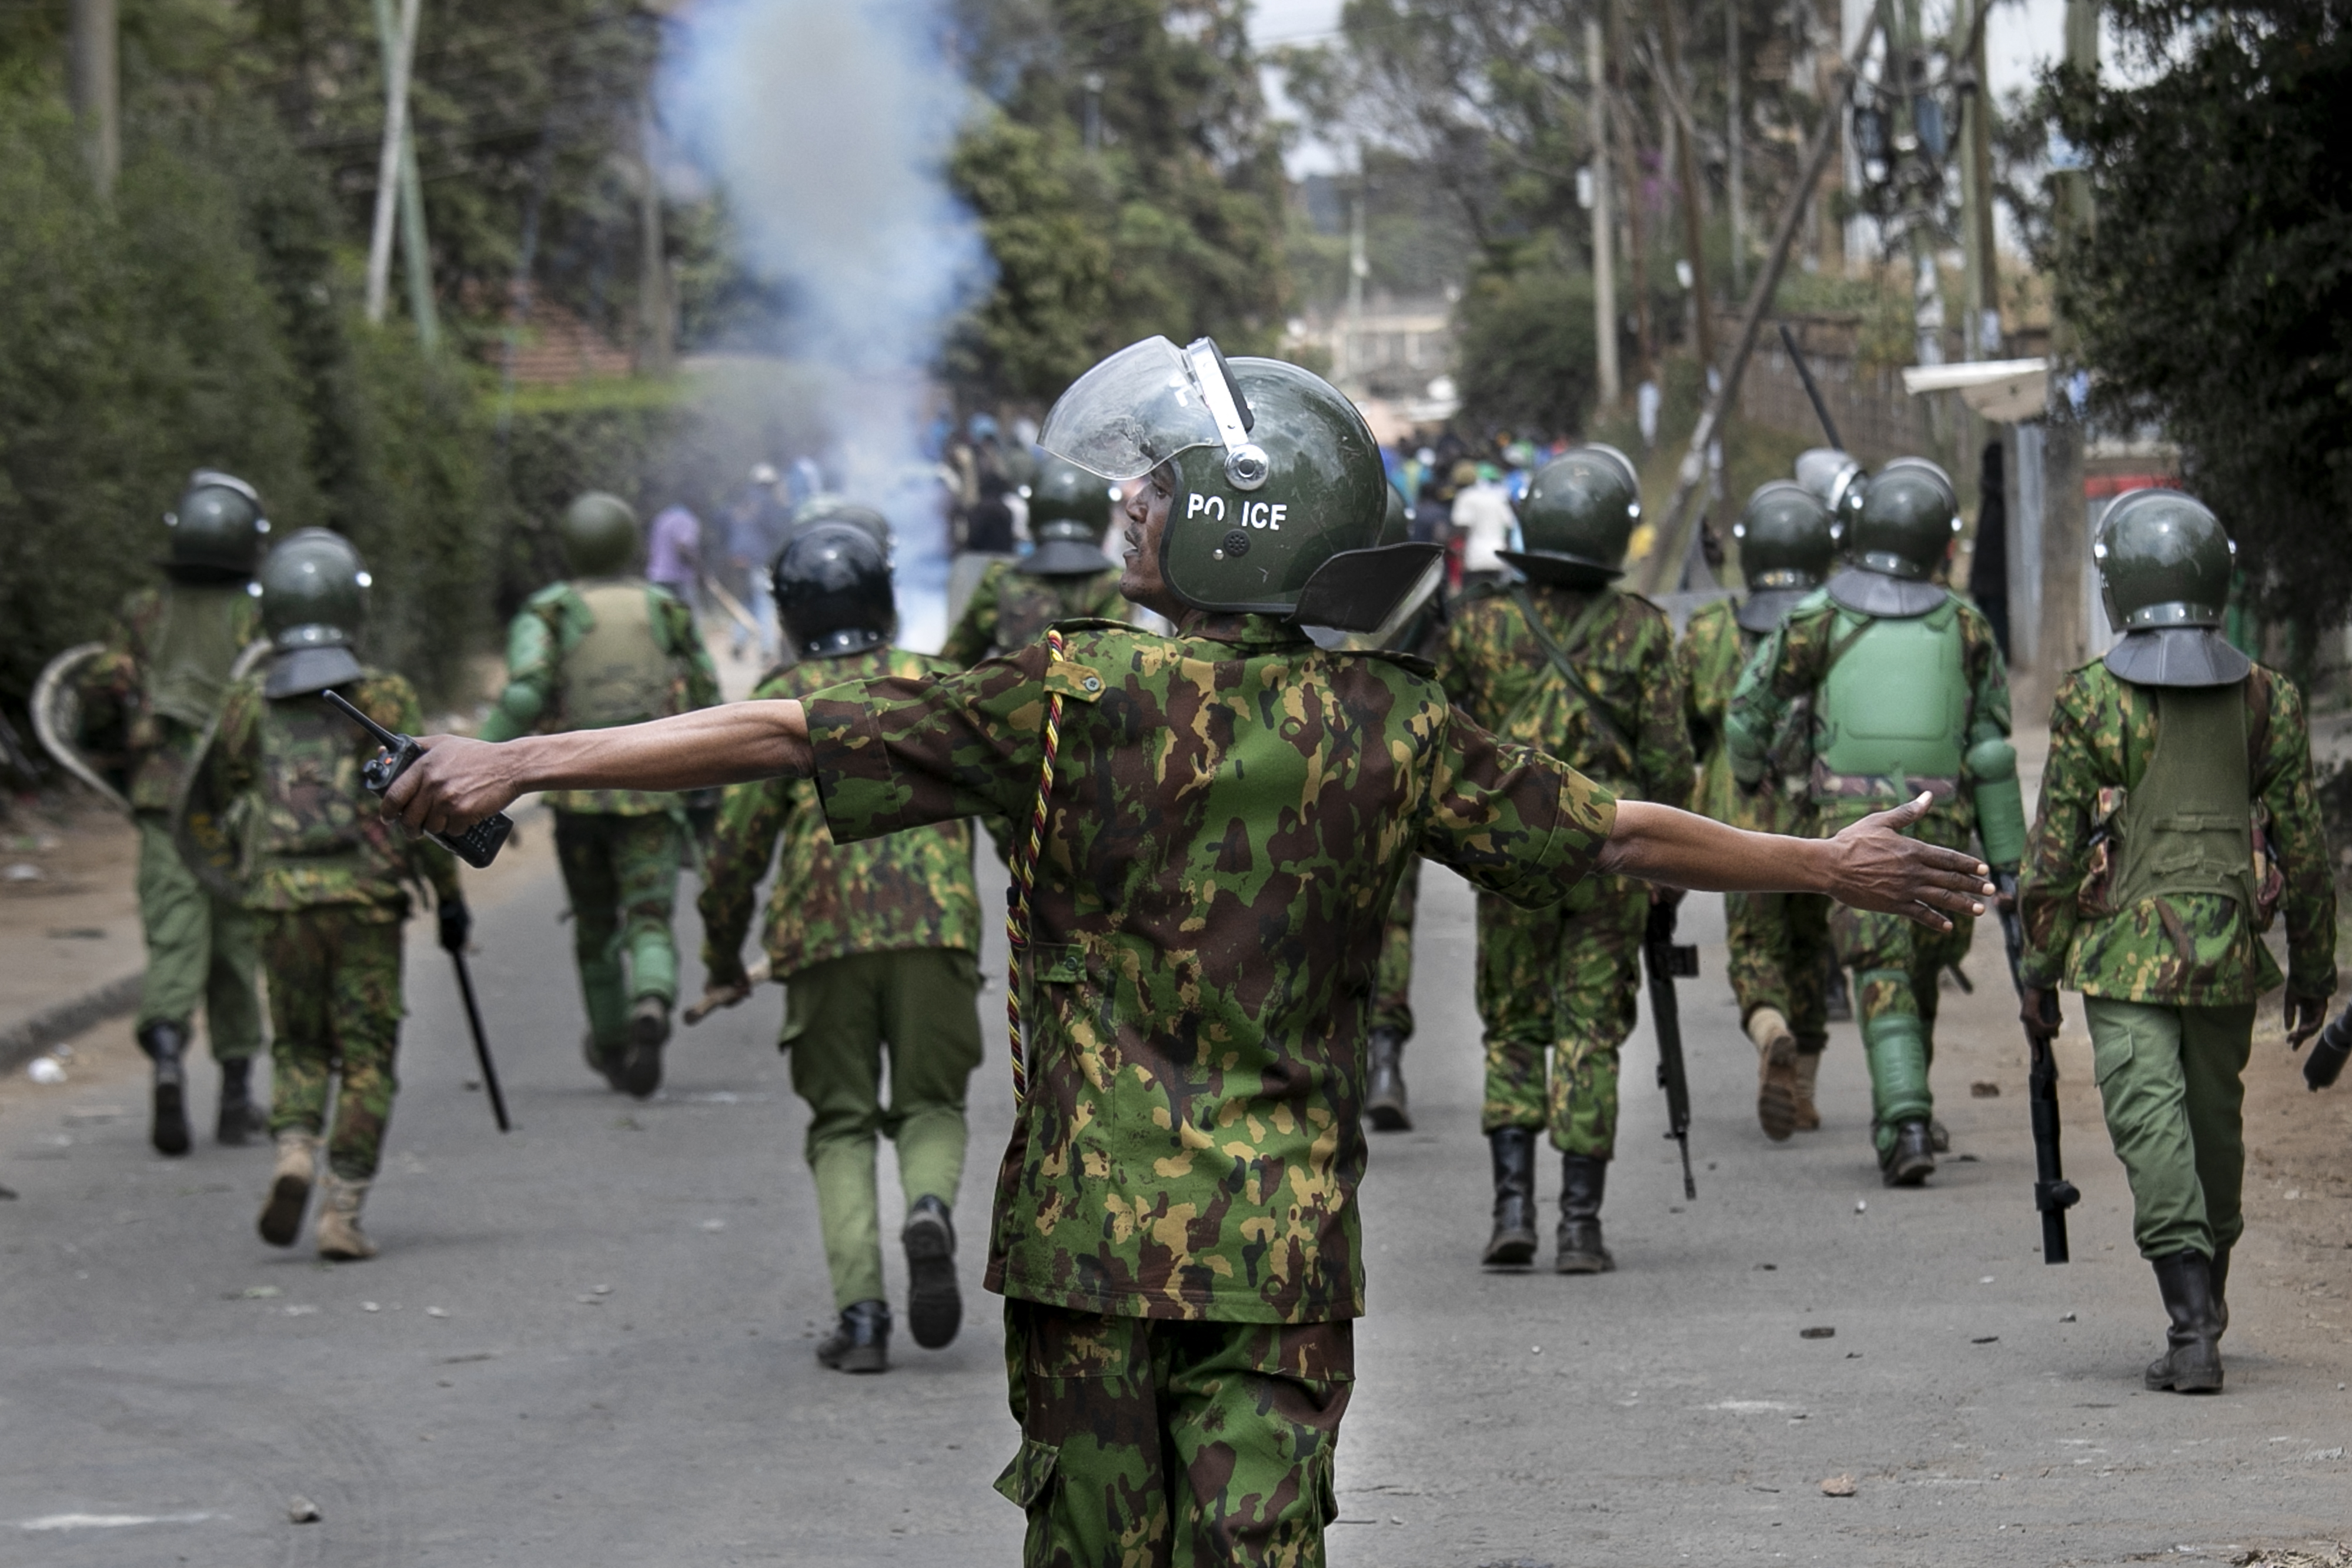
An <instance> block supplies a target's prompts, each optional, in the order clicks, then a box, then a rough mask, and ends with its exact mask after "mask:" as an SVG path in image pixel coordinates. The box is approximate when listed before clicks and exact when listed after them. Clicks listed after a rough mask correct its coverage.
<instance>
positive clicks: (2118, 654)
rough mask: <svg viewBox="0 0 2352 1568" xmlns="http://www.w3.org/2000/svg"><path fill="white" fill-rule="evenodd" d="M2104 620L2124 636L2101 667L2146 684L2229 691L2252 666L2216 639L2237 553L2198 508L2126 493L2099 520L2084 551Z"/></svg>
mask: <svg viewBox="0 0 2352 1568" xmlns="http://www.w3.org/2000/svg"><path fill="white" fill-rule="evenodd" d="M2091 555H2092V559H2095V560H2096V561H2097V562H2098V567H2099V594H2100V597H2101V599H2102V600H2103V601H2105V605H2106V610H2107V622H2108V624H2109V625H2111V626H2113V627H2114V628H2115V629H2116V631H2118V632H2122V633H2123V637H2122V640H2121V641H2119V642H2118V643H2116V645H2115V646H2114V647H2112V648H2110V649H2108V650H2107V654H2106V659H2105V664H2106V666H2107V668H2108V670H2110V671H2111V672H2113V673H2114V674H2116V676H2117V677H2118V678H2120V679H2123V680H2126V681H2130V682H2132V683H2134V684H2135V685H2144V686H2221V685H2235V684H2236V683H2238V682H2240V681H2242V680H2244V679H2245V678H2246V672H2247V671H2248V670H2249V669H2251V668H2252V661H2251V660H2249V659H2248V658H2247V657H2246V655H2245V654H2243V653H2240V652H2239V651H2238V650H2237V649H2236V648H2233V647H2231V645H2230V643H2229V642H2228V640H2227V639H2226V638H2224V637H2223V636H2222V635H2221V631H2220V628H2221V612H2222V608H2223V606H2224V605H2225V604H2227V603H2228V601H2229V597H2230V579H2231V575H2232V574H2233V572H2234V571H2235V570H2236V567H2237V555H2238V547H2237V546H2236V544H2234V543H2233V542H2231V538H2230V536H2229V535H2228V534H2227V533H2225V532H2224V531H2223V530H2222V528H2221V519H2220V518H2218V517H2215V516H2214V515H2213V514H2212V512H2211V511H2210V509H2209V508H2208V507H2206V506H2205V504H2204V503H2203V502H2202V501H2200V500H2197V499H2196V498H2195V497H2189V496H2184V495H2182V494H2181V493H2180V492H2179V491H2178V490H2133V491H2129V492H2127V493H2126V494H2124V495H2122V496H2119V497H2116V500H2115V501H2114V502H2113V504H2111V505H2110V506H2109V507H2107V513H2106V516H2105V517H2102V518H2100V519H2099V532H2098V537H2097V539H2096V540H2095V542H2094V543H2093V545H2092V546H2091Z"/></svg>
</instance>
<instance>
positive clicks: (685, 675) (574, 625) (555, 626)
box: [479, 582, 719, 817]
mask: <svg viewBox="0 0 2352 1568" xmlns="http://www.w3.org/2000/svg"><path fill="white" fill-rule="evenodd" d="M581 586H582V585H579V584H573V583H569V582H558V583H551V584H550V585H549V586H547V587H545V588H542V589H541V590H540V591H538V592H537V593H534V594H532V595H531V596H530V598H529V599H527V600H525V601H523V607H522V611H521V612H520V614H518V615H516V617H515V618H514V621H513V622H512V624H511V625H509V627H508V629H507V684H508V685H509V689H511V688H512V687H514V686H518V685H520V686H521V687H523V688H525V689H526V690H527V691H528V692H530V694H531V695H532V696H534V697H536V699H537V704H538V715H539V716H538V720H537V722H536V723H535V724H534V725H532V726H531V727H529V728H526V727H524V725H523V724H522V723H521V722H520V720H518V719H517V717H516V716H515V715H514V714H513V713H512V712H511V711H510V710H509V707H508V706H507V699H506V698H503V697H502V698H501V699H500V701H499V706H496V707H493V708H492V709H491V710H490V716H489V717H488V719H485V720H484V721H483V723H482V727H481V729H480V731H479V734H480V737H481V738H482V739H484V740H512V739H513V738H514V737H516V736H519V735H557V734H561V733H562V732H563V731H565V730H567V729H570V728H572V725H570V724H568V723H566V722H565V721H564V716H563V715H562V713H560V712H558V711H557V709H558V708H559V707H560V706H561V704H560V702H559V700H558V699H559V696H560V694H561V693H562V688H563V657H564V655H565V654H567V653H571V652H572V650H573V649H574V648H577V647H578V646H579V645H580V643H581V640H582V639H583V638H584V637H586V636H587V635H588V632H589V631H590V630H591V628H593V626H594V625H595V617H594V616H593V615H592V614H591V613H590V612H589V610H588V604H587V601H585V600H583V598H581V596H580V587H581ZM585 586H589V587H594V586H597V584H596V583H594V582H588V583H586V584H585ZM643 586H644V588H645V591H646V594H647V595H648V597H649V602H650V605H651V609H652V623H653V628H654V636H655V638H656V641H657V642H658V643H660V645H661V650H662V652H663V653H665V654H667V655H668V656H669V658H670V659H671V660H672V661H673V663H674V664H675V670H676V673H675V674H674V675H673V677H672V679H671V683H670V698H669V705H668V706H669V712H671V713H674V714H677V713H686V712H688V711H690V710H692V709H694V708H700V707H710V706H714V705H716V704H717V703H718V701H719V673H718V671H716V670H714V669H713V668H711V664H710V650H709V649H708V648H706V647H704V646H703V643H702V633H701V632H700V631H699V630H698V629H697V628H696V626H695V624H694V612H693V611H692V610H690V609H688V607H687V604H686V602H685V601H683V600H680V599H679V598H678V597H677V595H676V594H674V593H672V592H670V591H669V590H668V589H667V588H664V587H661V586H660V585H659V584H657V583H650V582H649V583H646V584H644V585H643ZM546 801H547V805H548V807H549V808H550V809H551V810H557V811H595V812H602V813H604V814H607V815H610V816H615V817H650V816H653V815H656V813H660V812H665V811H671V810H677V809H679V808H678V805H677V797H676V796H675V795H668V794H654V793H648V792H646V791H645V790H641V789H553V790H550V791H549V792H548V794H547V796H546Z"/></svg>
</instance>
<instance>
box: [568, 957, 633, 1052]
mask: <svg viewBox="0 0 2352 1568" xmlns="http://www.w3.org/2000/svg"><path fill="white" fill-rule="evenodd" d="M580 998H581V1000H582V1001H583V1002H584V1003H585V1004H586V1005H587V1009H588V1035H589V1038H590V1039H592V1040H594V1041H595V1042H596V1047H597V1049H598V1050H600V1051H620V1050H621V1049H622V1048H623V1047H625V1046H626V1045H627V1044H628V1043H629V998H627V997H626V996H625V994H623V987H622V983H621V960H620V959H619V958H618V957H617V956H616V957H609V958H583V959H582V960H581V961H580Z"/></svg>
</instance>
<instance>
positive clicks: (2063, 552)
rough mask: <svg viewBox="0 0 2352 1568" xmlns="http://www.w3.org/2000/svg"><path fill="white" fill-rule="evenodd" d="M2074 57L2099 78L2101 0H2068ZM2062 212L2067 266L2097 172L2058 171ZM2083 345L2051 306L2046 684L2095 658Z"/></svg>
mask: <svg viewBox="0 0 2352 1568" xmlns="http://www.w3.org/2000/svg"><path fill="white" fill-rule="evenodd" d="M2066 64H2067V65H2068V66H2069V67H2070V68H2073V69H2074V70H2076V71H2081V72H2085V73H2087V74H2088V75H2090V76H2091V77H2092V78H2096V77H2097V75H2098V71H2099V5H2098V0H2066ZM2051 183H2052V185H2053V195H2054V196H2055V198H2056V200H2055V206H2056V208H2057V211H2056V213H2055V214H2054V217H2055V224H2056V228H2057V241H2058V255H2059V261H2060V265H2061V266H2063V265H2064V264H2065V262H2066V260H2067V258H2068V257H2069V256H2072V254H2073V253H2074V248H2075V247H2076V246H2079V245H2080V244H2081V243H2082V241H2083V239H2084V236H2085V235H2088V234H2089V232H2090V228H2091V223H2092V219H2093V215H2094V214H2093V211H2092V206H2091V182H2090V175H2089V174H2088V173H2087V172H2085V171H2084V170H2083V169H2081V168H2079V167H2077V168H2069V169H2063V170H2056V171H2053V172H2052V174H2051ZM2080 351H2081V346H2080V343H2079V341H2078V340H2077V339H2076V338H2075V336H2074V329H2073V327H2072V325H2071V324H2070V323H2069V322H2068V321H2067V320H2066V319H2065V317H2064V316H2063V314H2062V313H2061V312H2060V311H2059V309H2058V308H2057V307H2056V305H2055V304H2054V303H2053V306H2052V308H2051V311H2050V413H2049V417H2048V419H2047V421H2046V422H2045V423H2046V426H2047V429H2046V432H2045V434H2044V435H2043V438H2042V635H2041V638H2040V640H2039V642H2038V644H2037V647H2036V653H2037V661H2036V662H2037V663H2038V664H2040V666H2041V669H2040V671H2039V673H2040V674H2041V675H2042V692H2043V693H2044V694H2045V695H2046V694H2047V692H2048V691H2049V690H2050V689H2051V688H2052V687H2053V686H2054V685H2056V681H2057V676H2058V674H2059V672H2061V671H2064V670H2071V669H2073V668H2074V666H2075V665H2077V664H2081V663H2083V661H2084V660H2085V659H2087V658H2088V657H2090V653H2091V651H2090V649H2089V648H2088V647H2087V646H2086V645H2085V644H2086V643H2087V642H2088V637H2089V628H2088V627H2087V626H2086V625H2085V624H2084V622H2085V619H2086V617H2085V615H2084V581H2083V571H2084V565H2085V563H2086V562H2087V561H2088V560H2089V559H2090V554H2091V547H2090V539H2089V537H2088V536H2089V532H2090V529H2089V521H2088V517H2087V516H2086V508H2085V507H2084V503H2083V424H2082V421H2081V420H2080V419H2079V418H2078V417H2077V416H2076V414H2075V412H2074V399H2073V396H2072V395H2071V393H2070V392H2069V390H2068V383H2069V382H2072V381H2073V380H2074V372H2075V371H2076V369H2077V368H2078V357H2079V354H2080Z"/></svg>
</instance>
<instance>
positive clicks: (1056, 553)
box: [940, 457, 1127, 669]
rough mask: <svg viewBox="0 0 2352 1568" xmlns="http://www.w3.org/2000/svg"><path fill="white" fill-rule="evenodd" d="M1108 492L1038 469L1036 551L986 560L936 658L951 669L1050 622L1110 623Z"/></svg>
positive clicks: (1083, 476) (1027, 639)
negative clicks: (1095, 619) (1105, 538)
mask: <svg viewBox="0 0 2352 1568" xmlns="http://www.w3.org/2000/svg"><path fill="white" fill-rule="evenodd" d="M1110 500H1111V486H1108V485H1106V484H1105V483H1104V482H1103V481H1102V480H1101V479H1100V478H1098V477H1097V476H1094V475H1092V474H1089V473H1087V472H1086V471H1085V470H1084V469H1081V468H1077V467H1075V466H1073V465H1070V464H1067V463H1065V462H1063V461H1062V460H1061V459H1059V458H1057V457H1047V458H1046V459H1045V462H1044V463H1043V464H1041V465H1039V469H1038V474H1037V480H1036V483H1035V484H1034V485H1033V486H1031V487H1030V492H1029V532H1030V537H1031V538H1033V539H1034V540H1035V541H1036V548H1035V549H1033V550H1031V551H1030V552H1029V553H1028V554H1027V555H1025V556H1024V557H1022V558H1021V559H1019V560H1017V561H1014V560H997V561H991V562H990V563H989V564H988V567H987V569H986V570H983V571H982V573H981V577H980V581H979V583H978V585H977V586H975V587H974V588H973V590H972V593H971V599H970V600H969V601H967V602H966V603H965V605H964V609H963V614H962V616H961V617H960V618H959V619H958V620H957V622H956V623H955V627H954V629H953V630H951V631H950V632H948V640H947V642H946V643H944V644H942V645H941V647H940V658H942V659H945V660H947V661H948V662H949V663H950V664H953V665H955V666H956V667H957V668H958V669H964V668H968V667H969V666H971V665H973V664H978V663H980V661H981V660H982V659H984V658H986V657H988V655H989V654H991V653H1003V652H1005V651H1007V650H1009V649H1013V648H1019V647H1023V646H1025V645H1026V644H1028V643H1032V642H1034V641H1035V640H1036V639H1037V638H1038V637H1040V636H1043V635H1044V634H1045V628H1046V627H1048V626H1050V625H1052V624H1053V623H1054V622H1056V621H1073V620H1083V619H1086V618H1087V617H1100V618H1103V619H1106V620H1117V619H1118V618H1119V617H1120V616H1121V615H1123V614H1124V613H1125V612H1126V609H1127V605H1126V603H1125V601H1122V600H1121V599H1120V598H1119V596H1118V564H1117V563H1116V562H1114V561H1113V560H1112V559H1110V557H1108V556H1107V555H1105V554H1103V552H1102V540H1103V534H1104V533H1105V531H1106V530H1108V528H1109V527H1110Z"/></svg>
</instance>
